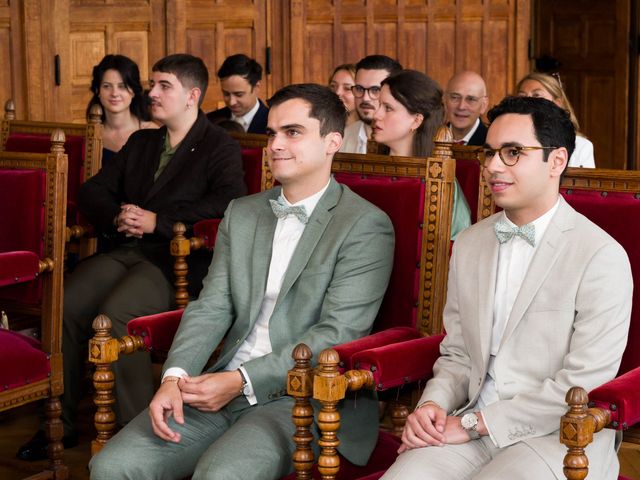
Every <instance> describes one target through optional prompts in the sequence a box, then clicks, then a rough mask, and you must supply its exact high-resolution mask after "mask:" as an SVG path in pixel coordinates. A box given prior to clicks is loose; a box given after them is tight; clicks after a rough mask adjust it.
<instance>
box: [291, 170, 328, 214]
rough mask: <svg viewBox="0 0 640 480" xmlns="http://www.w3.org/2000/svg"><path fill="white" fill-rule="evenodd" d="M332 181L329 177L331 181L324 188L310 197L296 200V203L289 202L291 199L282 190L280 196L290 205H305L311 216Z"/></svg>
mask: <svg viewBox="0 0 640 480" xmlns="http://www.w3.org/2000/svg"><path fill="white" fill-rule="evenodd" d="M330 183H331V179H329V181H328V182H327V184H326V185H325V186H324V187H323V188H322V190H320V191H319V192H316V193H314V194H313V195H311V196H310V197H307V198H303V199H302V200H300V201H299V202H296V203H291V202H289V200H287V197H285V196H284V192H281V193H280V196H281V197H282V199H283V200H284V203H285V204H287V205H289V206H294V205H302V206H304V208H305V210H306V211H307V216H309V217H311V214H312V213H313V211H314V210H315V208H316V205H318V202H319V201H320V198H322V195H324V192H326V191H327V188H329V184H330Z"/></svg>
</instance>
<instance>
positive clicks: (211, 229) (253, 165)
mask: <svg viewBox="0 0 640 480" xmlns="http://www.w3.org/2000/svg"><path fill="white" fill-rule="evenodd" d="M229 135H231V136H232V137H233V138H235V139H236V140H237V141H238V143H239V144H240V147H241V148H242V166H243V169H244V181H245V184H246V185H247V194H249V195H251V194H253V193H258V192H260V191H261V190H264V188H265V185H263V180H262V169H263V166H262V156H263V149H264V147H266V145H267V137H266V135H262V134H257V133H238V132H229ZM220 220H221V219H219V218H212V219H208V220H202V221H200V222H198V223H196V224H195V225H194V226H193V236H192V237H191V238H187V237H186V236H185V234H186V231H187V228H186V227H185V225H184V224H183V223H181V222H178V223H176V224H175V225H174V226H173V235H174V237H173V239H172V241H171V247H170V248H171V255H173V256H174V257H175V261H174V267H173V271H174V275H175V282H174V286H175V298H176V306H177V307H179V308H184V307H186V306H187V303H188V302H189V297H190V296H195V295H196V294H197V293H198V292H196V291H195V290H196V289H195V288H191V289H190V288H189V280H188V275H189V266H188V263H187V259H188V258H189V255H190V254H191V253H192V252H195V251H198V250H202V249H206V250H208V251H209V253H210V252H211V251H212V250H213V245H214V243H215V240H216V235H217V233H218V226H219V225H220ZM207 260H208V261H209V262H210V260H211V255H201V256H200V258H199V259H198V260H197V261H200V262H205V263H206V262H207ZM192 261H195V260H192Z"/></svg>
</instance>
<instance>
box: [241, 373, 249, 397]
mask: <svg viewBox="0 0 640 480" xmlns="http://www.w3.org/2000/svg"><path fill="white" fill-rule="evenodd" d="M238 372H240V376H241V377H242V387H240V395H244V396H245V397H246V396H247V395H248V394H249V382H247V379H246V378H245V376H244V373H242V369H240V368H239V369H238Z"/></svg>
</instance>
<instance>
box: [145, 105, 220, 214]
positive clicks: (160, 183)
mask: <svg viewBox="0 0 640 480" xmlns="http://www.w3.org/2000/svg"><path fill="white" fill-rule="evenodd" d="M208 121H209V120H207V118H206V117H205V115H204V114H203V113H202V112H199V113H198V118H197V119H196V122H195V123H194V124H193V126H192V127H191V130H189V132H188V133H187V136H186V137H184V139H183V140H182V142H181V143H180V146H179V147H178V150H176V153H174V154H173V158H172V159H171V160H169V163H168V164H167V166H166V167H165V169H164V171H163V172H162V173H161V174H160V176H159V177H158V180H156V181H155V182H154V184H153V185H152V186H151V189H150V190H149V192H148V193H147V197H146V199H145V201H149V199H151V197H153V196H154V195H156V194H157V193H158V192H160V191H161V190H162V188H163V187H164V186H165V185H166V184H167V183H168V182H169V181H170V180H172V179H173V178H174V177H175V176H176V175H177V174H178V173H180V172H181V171H182V169H183V168H188V165H189V163H190V162H191V161H192V159H193V158H195V157H196V156H197V157H202V156H204V155H206V152H199V151H198V147H199V146H200V145H199V144H200V143H201V141H202V136H203V134H204V132H205V126H206V124H203V122H208ZM162 148H164V145H163V146H162V147H161V149H160V152H162ZM160 152H159V153H158V156H157V157H156V158H154V161H155V162H156V168H157V166H158V162H159V158H160ZM153 173H155V170H154V172H153Z"/></svg>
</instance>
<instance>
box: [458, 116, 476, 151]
mask: <svg viewBox="0 0 640 480" xmlns="http://www.w3.org/2000/svg"><path fill="white" fill-rule="evenodd" d="M479 125H480V119H479V118H476V123H474V124H473V128H472V129H471V130H469V133H467V134H466V135H465V136H464V138H463V139H462V140H461V141H462V142H464V144H465V145H468V144H469V140H471V137H473V134H474V133H476V130H477V129H478V126H479Z"/></svg>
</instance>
